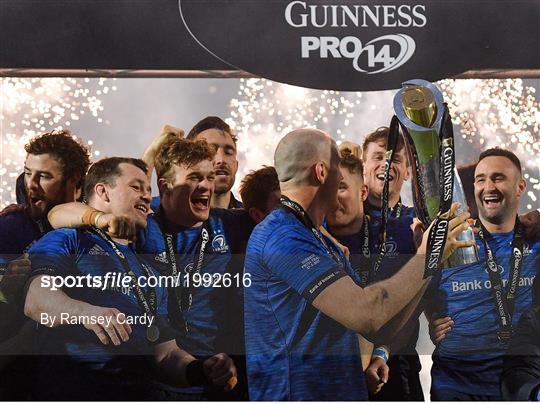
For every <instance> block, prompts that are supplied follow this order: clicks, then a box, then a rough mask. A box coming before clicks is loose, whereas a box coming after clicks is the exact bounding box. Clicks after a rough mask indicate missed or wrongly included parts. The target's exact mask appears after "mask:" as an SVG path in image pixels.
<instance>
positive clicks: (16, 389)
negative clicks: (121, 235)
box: [0, 131, 90, 400]
mask: <svg viewBox="0 0 540 404" xmlns="http://www.w3.org/2000/svg"><path fill="white" fill-rule="evenodd" d="M25 150H26V152H27V156H26V160H25V163H24V177H22V178H23V184H24V188H23V189H24V192H25V194H26V195H25V197H24V200H26V201H27V203H26V205H25V206H24V207H23V208H22V209H19V210H14V211H12V212H11V213H7V214H5V215H2V216H0V229H1V231H0V275H3V278H2V279H1V280H0V312H1V316H0V318H1V322H0V330H1V331H0V341H2V340H4V339H7V338H9V337H12V336H14V335H15V334H16V333H18V332H19V330H20V328H21V326H22V324H24V322H25V320H27V319H25V317H24V316H23V313H22V307H20V306H21V304H20V303H21V301H20V299H21V297H22V288H23V286H24V284H25V282H26V278H27V276H28V274H29V271H30V261H29V260H28V259H26V258H25V257H21V255H22V254H24V253H26V252H27V251H28V249H29V248H30V246H31V245H32V244H33V243H34V242H36V240H38V239H40V238H41V237H42V236H43V235H44V234H45V233H46V232H48V231H49V230H51V227H50V225H49V222H48V221H47V213H48V212H49V210H50V209H51V208H52V207H54V206H55V205H57V204H61V203H66V202H71V201H74V200H75V199H76V198H77V197H79V196H80V195H81V191H82V184H83V181H84V176H85V174H86V170H87V169H88V166H89V165H90V153H89V150H88V148H87V147H86V146H84V145H83V144H82V143H80V142H79V141H77V140H75V139H74V137H73V136H72V135H71V134H70V133H69V132H68V131H53V132H49V133H45V134H42V135H39V136H36V137H35V138H33V139H31V140H30V142H29V143H28V144H26V145H25ZM18 182H19V181H18ZM19 183H20V182H19ZM18 192H19V190H18ZM25 334H26V333H25ZM15 339H16V342H17V344H18V345H19V346H18V347H17V348H14V347H13V346H11V347H9V348H4V347H3V346H0V352H2V353H3V352H5V351H7V352H8V354H9V355H10V357H9V358H8V359H9V360H10V361H11V360H12V359H14V358H15V354H16V353H17V352H25V351H26V350H27V347H26V344H25V343H23V341H24V336H22V335H20V334H19V335H17V337H16V338H15ZM3 362H4V363H5V362H6V361H3ZM31 362H32V358H31V357H30V356H27V355H25V356H20V357H18V358H17V359H16V360H15V361H13V362H11V363H10V364H9V365H7V366H6V365H4V366H5V367H3V368H2V369H1V371H0V396H1V397H3V398H5V399H15V400H16V399H19V400H20V399H24V398H25V397H26V395H27V393H28V390H27V389H26V388H25V386H26V383H27V381H26V380H27V378H28V377H29V375H30V372H31V370H32V368H33V365H32V363H31Z"/></svg>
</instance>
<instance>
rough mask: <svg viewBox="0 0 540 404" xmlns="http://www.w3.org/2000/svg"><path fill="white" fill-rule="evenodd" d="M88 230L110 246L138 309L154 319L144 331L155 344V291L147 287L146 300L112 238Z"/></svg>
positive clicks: (150, 275) (101, 232) (157, 337)
mask: <svg viewBox="0 0 540 404" xmlns="http://www.w3.org/2000/svg"><path fill="white" fill-rule="evenodd" d="M89 230H90V231H91V232H92V233H94V234H95V235H97V236H99V237H101V238H102V239H103V240H105V241H106V242H107V243H108V244H109V245H110V246H111V248H112V249H113V251H114V252H115V254H116V256H117V257H118V259H119V260H120V263H121V264H122V267H123V268H124V271H125V272H126V274H127V275H128V276H129V277H130V278H131V283H132V285H133V288H134V289H135V294H136V296H137V302H138V303H139V307H140V308H141V309H143V310H144V312H145V313H146V315H147V316H148V317H149V318H154V324H149V326H148V328H147V329H146V338H147V339H148V341H150V342H156V341H157V340H158V339H159V328H158V327H157V325H156V324H155V321H157V320H156V317H157V316H156V314H157V301H156V290H155V289H154V288H151V287H150V286H148V298H147V297H146V296H145V294H144V291H143V290H142V288H141V286H140V285H139V281H138V278H137V275H136V274H135V273H134V272H133V270H132V269H131V266H130V265H129V262H128V259H127V258H126V256H125V255H124V253H123V252H122V251H120V250H119V249H118V247H117V246H116V243H115V242H114V241H113V240H112V238H111V237H110V236H109V235H108V234H107V233H105V232H104V231H103V230H101V229H99V228H97V227H90V228H89ZM135 257H137V255H135ZM137 260H138V258H137ZM141 267H142V268H143V270H144V271H145V272H146V275H147V276H148V278H151V277H152V276H154V275H153V274H152V273H151V272H150V271H149V270H148V268H146V267H145V266H144V265H142V264H141Z"/></svg>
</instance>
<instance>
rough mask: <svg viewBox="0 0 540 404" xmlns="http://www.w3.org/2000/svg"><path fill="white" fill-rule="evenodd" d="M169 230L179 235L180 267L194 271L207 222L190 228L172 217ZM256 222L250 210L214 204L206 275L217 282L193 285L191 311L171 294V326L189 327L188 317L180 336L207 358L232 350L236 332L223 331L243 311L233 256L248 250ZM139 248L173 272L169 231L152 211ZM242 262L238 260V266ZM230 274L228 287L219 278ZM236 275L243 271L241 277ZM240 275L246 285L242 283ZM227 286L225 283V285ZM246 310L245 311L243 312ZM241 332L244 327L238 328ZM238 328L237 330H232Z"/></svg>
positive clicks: (184, 343)
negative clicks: (168, 250)
mask: <svg viewBox="0 0 540 404" xmlns="http://www.w3.org/2000/svg"><path fill="white" fill-rule="evenodd" d="M167 226H168V227H169V229H170V230H171V231H172V232H174V233H175V234H176V239H177V258H176V261H177V266H178V271H179V272H180V273H181V274H182V276H181V279H182V281H183V282H185V281H186V278H185V277H184V276H183V274H184V273H185V272H186V270H188V271H191V270H192V268H193V266H194V265H195V261H196V259H195V254H196V253H197V252H198V250H199V246H200V242H201V231H202V226H201V227H195V228H187V227H182V226H178V225H175V224H174V223H171V222H167ZM252 226H253V224H252V222H251V219H250V218H249V215H247V214H246V213H245V212H243V211H237V212H234V211H229V210H226V209H212V210H211V211H210V216H209V219H208V228H209V233H210V237H209V240H210V241H209V243H208V245H207V248H206V253H205V257H204V261H203V267H202V269H201V272H200V273H201V275H203V274H211V275H212V276H213V279H214V280H215V282H213V283H212V284H211V285H210V286H204V285H203V286H200V287H194V286H193V285H192V287H191V288H190V291H191V292H192V294H193V300H192V304H191V306H190V308H189V310H187V311H184V312H183V313H181V312H180V310H179V307H178V302H177V300H176V298H175V297H174V295H173V294H172V293H170V299H169V314H170V318H171V325H172V326H173V327H175V328H177V329H178V330H179V331H184V330H183V327H182V326H181V325H182V324H183V321H185V322H186V323H187V326H188V332H187V333H184V334H183V335H182V337H181V338H180V340H179V343H181V346H182V347H183V348H184V349H185V350H186V351H188V352H189V353H191V354H192V355H195V356H200V357H207V356H211V355H214V354H216V353H218V352H231V347H230V343H231V342H233V340H235V339H236V338H235V336H234V335H223V334H224V332H225V331H224V330H228V331H227V332H230V331H231V330H230V323H231V322H232V321H236V319H235V316H237V315H238V314H239V313H238V310H241V305H240V303H239V302H240V301H241V290H242V288H241V285H242V275H243V274H242V268H241V265H240V267H239V266H238V262H237V261H235V260H234V259H233V254H240V253H243V251H244V249H245V244H246V242H247V238H248V237H249V233H250V231H251V228H252ZM137 250H138V251H139V252H141V253H144V254H148V255H149V257H148V259H150V260H151V261H152V265H153V266H154V267H155V268H156V269H157V270H158V271H159V272H160V273H161V274H163V275H166V274H169V273H170V270H171V269H170V264H169V262H168V260H167V255H166V248H165V242H164V238H163V233H162V232H161V229H160V227H159V224H158V221H157V220H156V218H155V217H153V216H151V217H149V219H148V226H147V228H146V230H145V231H144V232H141V233H140V234H139V236H138V237H137ZM234 264H237V265H234ZM226 273H228V274H230V275H231V278H232V279H233V283H232V284H231V285H230V286H229V287H225V286H223V284H222V283H220V282H219V279H220V278H221V279H223V278H222V277H223V275H224V274H226ZM235 275H238V276H237V277H236V278H235V277H234V276H235ZM237 279H238V281H239V282H240V283H239V285H240V287H237V284H238V283H237ZM219 285H221V286H219ZM240 314H241V313H240ZM236 331H237V332H240V333H241V330H236ZM232 332H234V330H232Z"/></svg>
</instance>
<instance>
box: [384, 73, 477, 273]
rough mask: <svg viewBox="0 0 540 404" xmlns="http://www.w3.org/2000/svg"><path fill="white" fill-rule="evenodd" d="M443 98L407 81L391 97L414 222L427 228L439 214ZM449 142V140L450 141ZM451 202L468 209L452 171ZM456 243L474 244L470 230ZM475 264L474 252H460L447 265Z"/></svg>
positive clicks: (427, 87) (434, 89)
mask: <svg viewBox="0 0 540 404" xmlns="http://www.w3.org/2000/svg"><path fill="white" fill-rule="evenodd" d="M444 107H445V106H444V101H443V96H442V94H441V92H440V91H439V89H438V88H437V87H436V86H435V85H434V84H432V83H430V82H428V81H425V80H410V81H407V82H405V83H403V87H402V88H401V89H400V90H399V91H398V92H397V94H396V95H395V97H394V112H395V114H396V117H397V118H398V120H399V121H400V123H401V129H402V133H403V136H404V140H405V144H406V148H407V153H408V156H409V161H410V164H411V172H412V189H413V200H414V207H415V210H416V214H417V216H418V218H419V219H420V220H421V221H422V223H423V224H424V225H425V226H426V227H427V226H428V225H429V224H430V223H431V222H432V221H433V220H434V219H435V218H436V217H437V214H438V213H439V205H440V193H441V192H442V189H443V187H442V186H441V184H439V181H440V180H439V169H440V161H441V159H440V155H439V154H440V153H439V150H440V145H441V135H440V134H441V130H442V125H443V114H444ZM450 141H452V140H450ZM453 184H454V185H453V188H452V187H449V188H450V189H453V196H452V201H453V202H459V203H460V204H461V208H460V209H459V210H458V212H457V214H459V213H461V212H462V211H463V210H466V209H468V206H467V201H466V199H465V193H464V191H463V186H462V184H461V180H460V178H459V175H458V173H457V170H456V169H455V168H454V183H453ZM459 239H460V240H474V234H473V231H472V229H468V230H466V231H464V232H463V233H461V235H460V236H459ZM476 261H478V254H477V251H476V248H475V247H474V246H473V247H466V248H460V249H458V250H457V251H456V252H454V253H453V254H452V255H451V256H450V258H449V259H448V261H447V265H446V266H450V267H455V266H459V265H463V264H470V263H473V262H476Z"/></svg>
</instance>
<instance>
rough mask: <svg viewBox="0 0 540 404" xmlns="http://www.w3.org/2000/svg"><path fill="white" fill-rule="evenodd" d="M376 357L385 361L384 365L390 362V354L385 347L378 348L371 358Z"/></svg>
mask: <svg viewBox="0 0 540 404" xmlns="http://www.w3.org/2000/svg"><path fill="white" fill-rule="evenodd" d="M374 356H376V357H379V358H381V359H382V360H383V361H384V363H386V362H388V357H389V356H390V353H389V352H388V350H387V349H386V348H385V347H382V346H380V347H378V348H376V349H375V350H373V353H372V354H371V357H374Z"/></svg>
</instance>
